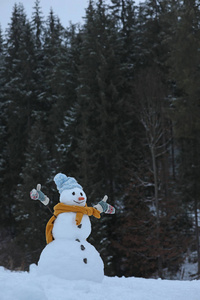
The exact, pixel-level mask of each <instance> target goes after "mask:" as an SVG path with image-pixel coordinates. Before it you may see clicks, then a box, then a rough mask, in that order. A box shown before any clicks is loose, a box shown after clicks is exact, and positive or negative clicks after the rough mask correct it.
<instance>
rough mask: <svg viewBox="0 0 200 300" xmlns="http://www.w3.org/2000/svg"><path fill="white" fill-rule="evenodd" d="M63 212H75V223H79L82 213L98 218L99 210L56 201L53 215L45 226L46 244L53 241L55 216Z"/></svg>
mask: <svg viewBox="0 0 200 300" xmlns="http://www.w3.org/2000/svg"><path fill="white" fill-rule="evenodd" d="M64 212H75V213H76V225H77V226H78V225H80V223H81V221H82V217H83V215H88V216H94V217H95V218H97V219H100V217H101V216H100V212H99V211H98V210H97V209H95V208H94V207H87V205H86V206H85V207H82V206H76V205H66V204H64V203H58V204H56V205H55V206H54V215H53V216H52V217H51V219H50V220H49V221H48V223H47V226H46V241H47V244H49V243H50V242H52V241H53V235H52V230H53V223H54V221H55V219H56V217H57V216H58V215H59V214H61V213H64Z"/></svg>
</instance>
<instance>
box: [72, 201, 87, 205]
mask: <svg viewBox="0 0 200 300" xmlns="http://www.w3.org/2000/svg"><path fill="white" fill-rule="evenodd" d="M73 201H74V202H75V203H77V204H80V203H83V202H84V201H85V200H83V201H75V200H73Z"/></svg>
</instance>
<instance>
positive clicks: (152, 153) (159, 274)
mask: <svg viewBox="0 0 200 300" xmlns="http://www.w3.org/2000/svg"><path fill="white" fill-rule="evenodd" d="M151 156H152V165H153V175H154V197H155V204H156V238H157V242H158V253H157V259H158V276H159V277H160V278H162V257H161V255H160V213H159V203H158V174H157V166H156V154H155V146H154V145H151Z"/></svg>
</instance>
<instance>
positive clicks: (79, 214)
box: [30, 173, 115, 282]
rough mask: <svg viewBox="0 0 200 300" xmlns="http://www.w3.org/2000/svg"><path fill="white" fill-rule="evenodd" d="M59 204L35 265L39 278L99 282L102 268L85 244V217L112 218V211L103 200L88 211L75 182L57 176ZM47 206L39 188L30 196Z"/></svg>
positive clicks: (94, 252)
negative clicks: (107, 216)
mask: <svg viewBox="0 0 200 300" xmlns="http://www.w3.org/2000/svg"><path fill="white" fill-rule="evenodd" d="M54 181H55V183H56V186H57V189H58V191H59V193H60V199H59V200H60V202H59V203H58V204H57V205H56V206H54V213H53V216H52V217H51V219H50V220H49V222H48V223H47V226H46V241H47V245H46V247H45V248H44V250H43V251H42V253H41V255H40V258H39V261H38V268H37V269H38V274H39V275H50V274H51V275H54V276H56V277H60V278H63V279H67V280H81V279H84V280H90V281H96V282H102V280H103V277H104V264H103V261H102V259H101V257H100V255H99V253H98V252H97V250H96V249H95V248H94V247H93V246H92V245H91V244H90V243H88V242H87V240H86V239H87V238H88V237H89V235H90V233H91V222H90V219H89V216H94V217H95V218H100V214H101V213H103V212H104V213H108V214H113V213H115V209H114V207H112V206H111V205H109V204H108V203H106V201H107V198H108V197H107V196H104V198H103V200H102V201H100V202H99V203H98V204H97V205H95V206H94V207H88V206H87V204H86V202H87V197H86V194H85V192H84V191H83V188H82V186H81V185H80V184H78V182H77V181H76V179H75V178H73V177H67V176H66V175H65V174H62V173H58V174H57V175H56V176H55V177H54ZM30 196H31V198H32V199H34V200H36V199H39V200H40V201H41V202H42V203H43V204H44V205H48V203H49V198H48V197H47V196H45V195H44V194H43V193H42V192H41V185H38V186H37V190H35V189H33V190H32V191H31V193H30Z"/></svg>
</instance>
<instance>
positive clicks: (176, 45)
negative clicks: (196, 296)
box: [170, 1, 200, 274]
mask: <svg viewBox="0 0 200 300" xmlns="http://www.w3.org/2000/svg"><path fill="white" fill-rule="evenodd" d="M178 13H179V14H178V18H179V22H177V27H176V35H175V36H174V39H172V41H171V45H172V51H171V61H170V62H171V70H172V73H171V74H172V78H173V81H174V83H175V84H174V86H175V92H174V94H175V95H174V98H175V99H176V101H173V108H174V110H173V113H174V114H173V121H175V128H174V131H175V137H176V140H177V142H178V147H179V156H178V159H179V164H178V165H179V171H178V172H179V184H180V185H179V189H181V194H182V197H183V199H184V200H185V203H190V204H191V205H190V207H191V208H192V213H193V214H194V215H195V228H194V230H195V244H196V245H195V248H196V251H197V256H198V274H200V242H199V230H198V228H199V224H198V208H199V200H198V194H199V184H198V182H199V166H200V162H199V156H198V154H197V153H198V148H199V143H200V140H199V130H200V123H199V114H200V110H199V82H198V78H199V70H198V65H199V53H198V52H199V35H200V31H199V20H200V14H199V8H198V3H197V1H184V2H183V3H181V6H180V7H179V11H178ZM187 207H188V206H187Z"/></svg>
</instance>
